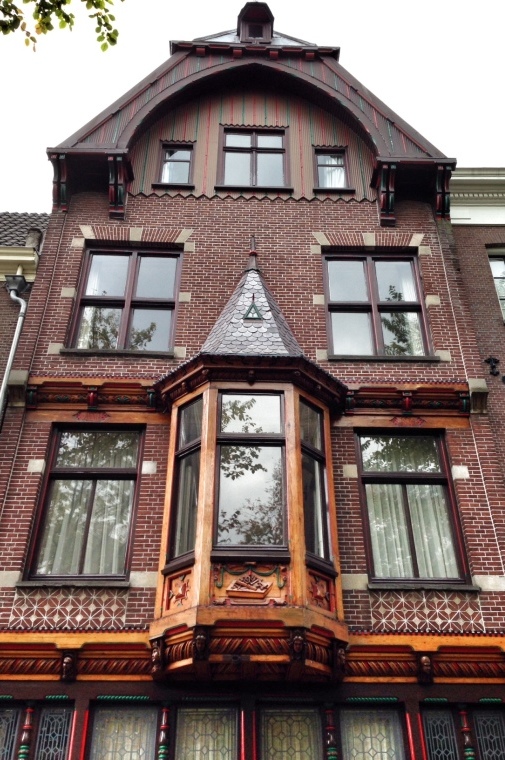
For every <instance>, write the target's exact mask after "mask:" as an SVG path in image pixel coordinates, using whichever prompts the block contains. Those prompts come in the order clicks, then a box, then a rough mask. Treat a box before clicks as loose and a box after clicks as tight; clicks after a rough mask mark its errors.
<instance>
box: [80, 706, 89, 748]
mask: <svg viewBox="0 0 505 760" xmlns="http://www.w3.org/2000/svg"><path fill="white" fill-rule="evenodd" d="M88 726H89V710H86V712H85V713H84V725H83V727H82V745H81V754H80V755H79V760H85V757H86V744H87V740H88Z"/></svg>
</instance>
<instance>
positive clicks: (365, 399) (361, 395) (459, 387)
mask: <svg viewBox="0 0 505 760" xmlns="http://www.w3.org/2000/svg"><path fill="white" fill-rule="evenodd" d="M345 413H346V414H348V415H349V414H374V415H391V413H394V414H397V415H401V416H402V417H410V416H411V415H419V414H422V415H423V416H426V417H428V416H430V415H433V416H435V415H437V414H438V415H439V414H444V415H456V416H458V415H465V416H468V415H469V414H470V393H469V390H468V386H465V385H464V384H450V383H447V384H445V383H437V384H436V385H424V386H419V385H412V386H411V387H409V388H405V385H403V386H399V387H398V386H395V385H388V386H382V387H381V386H376V387H374V388H371V387H366V386H364V387H362V388H359V389H357V390H356V389H355V390H353V391H348V392H347V399H346V404H345Z"/></svg>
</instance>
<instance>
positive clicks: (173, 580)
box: [165, 569, 192, 612]
mask: <svg viewBox="0 0 505 760" xmlns="http://www.w3.org/2000/svg"><path fill="white" fill-rule="evenodd" d="M165 583H166V584H167V597H166V598H167V609H169V610H170V611H171V612H178V611H180V610H185V609H187V608H188V607H190V606H191V599H190V591H191V585H192V570H191V569H188V570H182V571H179V572H178V573H175V574H174V575H169V576H167V578H166V579H165Z"/></svg>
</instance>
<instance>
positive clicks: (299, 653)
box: [289, 628, 305, 661]
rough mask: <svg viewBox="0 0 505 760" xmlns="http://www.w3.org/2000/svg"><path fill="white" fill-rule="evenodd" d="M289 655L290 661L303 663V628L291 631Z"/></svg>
mask: <svg viewBox="0 0 505 760" xmlns="http://www.w3.org/2000/svg"><path fill="white" fill-rule="evenodd" d="M289 653H290V656H291V659H292V660H298V661H303V660H304V659H305V631H304V630H303V628H295V629H294V630H293V631H291V637H290V639H289Z"/></svg>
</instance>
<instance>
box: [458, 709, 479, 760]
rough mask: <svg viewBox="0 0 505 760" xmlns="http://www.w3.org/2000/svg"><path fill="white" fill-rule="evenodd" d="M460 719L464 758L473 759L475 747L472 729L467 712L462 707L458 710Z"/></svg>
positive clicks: (466, 759)
mask: <svg viewBox="0 0 505 760" xmlns="http://www.w3.org/2000/svg"><path fill="white" fill-rule="evenodd" d="M459 718H460V721H461V733H462V734H463V747H464V755H465V760H475V757H476V755H475V747H474V744H473V736H472V729H471V728H470V724H469V723H468V713H467V711H466V709H465V708H464V707H461V709H460V711H459Z"/></svg>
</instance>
